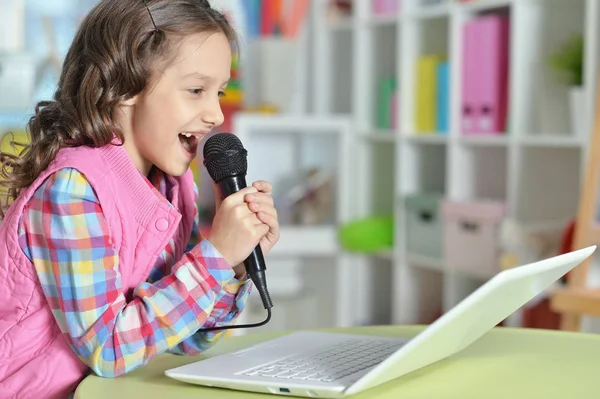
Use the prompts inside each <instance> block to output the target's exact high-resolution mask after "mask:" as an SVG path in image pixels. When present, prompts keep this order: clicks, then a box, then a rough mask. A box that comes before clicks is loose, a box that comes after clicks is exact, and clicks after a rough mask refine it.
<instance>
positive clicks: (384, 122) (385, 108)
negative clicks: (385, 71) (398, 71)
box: [377, 77, 396, 129]
mask: <svg viewBox="0 0 600 399" xmlns="http://www.w3.org/2000/svg"><path fill="white" fill-rule="evenodd" d="M395 91H396V78H395V77H385V78H383V79H381V81H380V83H379V101H378V103H379V104H378V107H377V110H378V112H377V128H378V129H390V127H391V121H392V115H393V113H392V107H393V104H392V103H393V101H392V100H393V98H392V96H393V94H394V92H395Z"/></svg>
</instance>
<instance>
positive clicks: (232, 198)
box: [222, 186, 258, 207]
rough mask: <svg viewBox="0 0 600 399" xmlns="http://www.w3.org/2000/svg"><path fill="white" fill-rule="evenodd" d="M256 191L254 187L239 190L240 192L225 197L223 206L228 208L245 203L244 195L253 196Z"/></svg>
mask: <svg viewBox="0 0 600 399" xmlns="http://www.w3.org/2000/svg"><path fill="white" fill-rule="evenodd" d="M257 192H258V190H257V189H256V188H255V187H252V186H250V187H245V188H243V189H241V190H240V191H238V192H236V193H233V194H231V195H229V196H227V198H225V199H224V200H223V202H222V204H223V205H225V206H228V207H234V206H237V205H240V204H243V203H245V200H244V198H245V197H246V195H248V194H254V193H257Z"/></svg>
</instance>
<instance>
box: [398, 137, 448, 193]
mask: <svg viewBox="0 0 600 399" xmlns="http://www.w3.org/2000/svg"><path fill="white" fill-rule="evenodd" d="M420 144H421V143H420V142H408V143H407V145H405V146H403V149H404V153H403V157H402V159H401V162H402V163H403V164H402V167H401V172H402V181H403V184H402V186H403V187H402V193H403V194H406V193H426V192H436V193H444V192H445V191H446V164H447V161H446V159H447V158H446V154H447V151H446V149H447V148H446V146H443V145H420Z"/></svg>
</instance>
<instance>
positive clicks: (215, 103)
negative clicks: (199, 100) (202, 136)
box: [202, 97, 225, 128]
mask: <svg viewBox="0 0 600 399" xmlns="http://www.w3.org/2000/svg"><path fill="white" fill-rule="evenodd" d="M202 121H203V122H204V123H206V124H209V125H211V126H212V127H213V128H215V127H218V126H221V125H222V124H223V122H224V121H225V117H224V116H223V111H222V110H221V103H220V102H219V97H217V98H216V100H212V99H211V100H210V103H209V104H207V105H206V107H205V108H204V110H203V112H202Z"/></svg>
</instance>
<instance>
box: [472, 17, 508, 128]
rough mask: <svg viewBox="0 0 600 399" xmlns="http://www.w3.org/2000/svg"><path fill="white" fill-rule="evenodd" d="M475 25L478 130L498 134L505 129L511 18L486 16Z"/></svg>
mask: <svg viewBox="0 0 600 399" xmlns="http://www.w3.org/2000/svg"><path fill="white" fill-rule="evenodd" d="M475 26H476V28H475V29H476V33H475V34H476V37H477V39H478V40H477V48H478V54H479V68H477V71H476V72H477V73H476V77H477V82H478V84H477V86H476V89H477V92H478V93H477V95H476V96H477V97H478V98H477V102H478V112H477V113H476V131H477V132H478V133H484V134H489V133H493V134H499V133H503V132H504V131H505V130H506V113H507V108H508V61H509V47H510V46H509V19H508V18H507V17H505V16H502V15H487V16H484V17H480V18H479V20H478V21H477V23H476V25H475Z"/></svg>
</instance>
